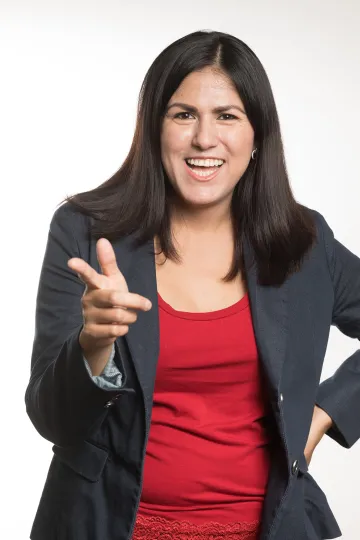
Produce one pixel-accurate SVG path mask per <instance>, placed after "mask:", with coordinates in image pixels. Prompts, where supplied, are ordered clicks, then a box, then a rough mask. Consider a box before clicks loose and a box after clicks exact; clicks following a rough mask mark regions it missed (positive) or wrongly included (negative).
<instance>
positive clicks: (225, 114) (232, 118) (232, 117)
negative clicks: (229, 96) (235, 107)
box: [221, 113, 237, 120]
mask: <svg viewBox="0 0 360 540" xmlns="http://www.w3.org/2000/svg"><path fill="white" fill-rule="evenodd" d="M221 116H231V118H228V120H234V119H236V118H237V116H234V115H233V114H228V113H224V114H222V115H221Z"/></svg>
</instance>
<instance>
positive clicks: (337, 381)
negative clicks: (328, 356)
mask: <svg viewBox="0 0 360 540" xmlns="http://www.w3.org/2000/svg"><path fill="white" fill-rule="evenodd" d="M317 215H318V216H319V218H320V222H321V225H322V227H321V228H322V231H323V238H324V245H325V250H326V256H327V260H328V266H329V272H330V276H331V280H332V284H333V288H334V304H333V314H332V325H333V326H336V327H337V328H338V329H339V330H340V331H341V332H342V333H343V334H345V335H346V336H349V337H351V338H354V339H358V340H359V339H360V258H359V257H358V256H356V255H355V254H354V253H352V252H351V251H350V250H349V249H347V248H346V247H345V246H344V245H343V244H341V243H340V242H339V241H338V240H336V238H334V233H333V231H332V230H331V228H330V227H329V225H328V224H327V222H326V220H325V219H324V217H323V216H322V215H321V214H319V213H318V212H317ZM325 433H326V435H328V436H329V437H331V438H332V439H334V440H335V441H336V442H338V443H339V444H340V445H341V446H343V447H345V448H350V447H351V446H352V445H353V444H354V443H355V442H356V441H357V440H358V439H359V438H360V349H357V350H356V351H355V352H354V353H353V354H352V355H351V356H350V357H349V358H347V359H346V360H345V361H344V362H343V363H342V364H341V365H340V367H339V368H338V369H337V370H336V371H335V373H334V375H333V376H332V377H330V378H328V379H326V380H325V381H323V382H322V383H321V384H320V385H319V389H318V393H317V397H316V407H315V409H314V416H313V422H312V425H311V429H310V434H309V440H308V444H307V450H306V451H307V452H308V454H309V453H312V452H311V448H312V446H313V444H314V442H315V441H316V440H317V439H319V440H320V439H321V437H322V435H324V434H325Z"/></svg>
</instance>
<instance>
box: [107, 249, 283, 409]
mask: <svg viewBox="0 0 360 540" xmlns="http://www.w3.org/2000/svg"><path fill="white" fill-rule="evenodd" d="M114 249H115V253H116V255H117V259H118V263H119V268H120V269H121V271H122V272H123V274H124V276H125V279H126V281H127V284H128V287H129V291H130V292H134V293H138V294H141V295H143V296H145V297H146V298H149V299H150V300H151V302H152V306H153V307H152V309H151V310H150V311H149V312H146V313H143V312H139V313H138V319H137V321H136V323H135V324H133V325H131V326H130V328H129V332H128V334H126V336H125V339H126V341H127V343H128V346H129V350H130V353H131V356H132V360H133V362H134V365H135V369H136V373H137V375H138V378H139V382H140V385H141V387H142V389H143V392H144V398H145V404H146V407H147V411H150V410H151V404H152V394H153V389H154V385H155V378H156V367H157V361H158V355H159V331H160V330H159V314H158V297H157V282H156V269H155V256H154V246H153V242H152V241H151V242H148V243H146V244H145V245H143V246H140V247H139V248H137V249H133V248H132V249H131V250H130V249H129V250H127V249H125V250H124V247H123V245H122V246H119V245H117V244H115V245H114ZM124 251H125V253H124ZM253 256H254V253H253V250H252V247H251V245H250V244H249V242H248V241H247V240H245V242H244V262H245V274H246V281H247V287H248V292H249V300H250V308H251V314H252V320H253V327H254V333H255V339H256V344H257V347H258V352H259V355H260V359H261V362H262V364H263V368H264V371H265V374H266V375H267V379H268V382H269V387H270V388H269V390H270V394H272V398H274V396H277V394H278V393H279V384H280V378H281V371H282V366H283V363H284V360H285V353H286V338H287V325H288V311H287V310H288V282H287V281H286V282H285V283H284V284H283V285H282V286H281V287H269V286H267V287H264V286H261V285H259V284H258V283H257V268H256V264H255V263H254V259H253ZM121 261H123V262H124V261H127V264H126V267H124V265H122V264H121Z"/></svg>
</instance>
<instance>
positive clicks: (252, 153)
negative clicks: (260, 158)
mask: <svg viewBox="0 0 360 540" xmlns="http://www.w3.org/2000/svg"><path fill="white" fill-rule="evenodd" d="M256 153H257V148H255V149H254V150H253V151H252V152H251V159H255V155H256Z"/></svg>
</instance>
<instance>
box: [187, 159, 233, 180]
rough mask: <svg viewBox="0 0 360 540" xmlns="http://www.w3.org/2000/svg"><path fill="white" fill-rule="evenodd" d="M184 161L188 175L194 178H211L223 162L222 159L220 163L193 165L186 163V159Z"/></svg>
mask: <svg viewBox="0 0 360 540" xmlns="http://www.w3.org/2000/svg"><path fill="white" fill-rule="evenodd" d="M184 161H185V167H186V170H187V171H188V173H189V174H190V176H192V177H193V178H195V179H196V180H211V179H212V178H214V177H215V176H216V175H217V174H218V172H219V171H220V169H221V167H222V166H223V164H224V163H225V162H224V161H223V162H222V163H219V164H217V165H210V166H204V165H194V164H192V163H188V161H187V160H186V159H185V160H184Z"/></svg>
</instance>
